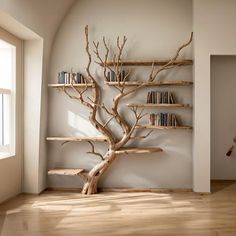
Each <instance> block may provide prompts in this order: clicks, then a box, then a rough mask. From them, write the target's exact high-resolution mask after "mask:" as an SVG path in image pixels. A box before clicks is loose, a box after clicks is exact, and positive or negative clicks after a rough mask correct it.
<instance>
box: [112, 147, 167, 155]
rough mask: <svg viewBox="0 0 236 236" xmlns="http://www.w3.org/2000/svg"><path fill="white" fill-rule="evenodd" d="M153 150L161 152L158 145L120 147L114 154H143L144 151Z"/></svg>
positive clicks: (149, 151)
mask: <svg viewBox="0 0 236 236" xmlns="http://www.w3.org/2000/svg"><path fill="white" fill-rule="evenodd" d="M154 152H163V150H162V149H161V148H159V147H156V148H154V147H150V148H122V149H120V150H118V151H116V152H115V153H116V154H145V153H154Z"/></svg>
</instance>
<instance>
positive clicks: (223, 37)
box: [193, 0, 236, 192]
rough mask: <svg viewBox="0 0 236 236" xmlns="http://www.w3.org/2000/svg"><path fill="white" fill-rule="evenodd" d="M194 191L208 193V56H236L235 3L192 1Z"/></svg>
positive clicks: (226, 0) (210, 0)
mask: <svg viewBox="0 0 236 236" xmlns="http://www.w3.org/2000/svg"><path fill="white" fill-rule="evenodd" d="M193 3H194V4H193V10H194V12H193V16H194V27H193V29H194V35H195V36H194V55H195V72H194V77H195V95H194V107H195V115H194V129H195V132H194V156H193V159H194V163H193V167H194V172H193V180H194V190H195V191H198V192H209V191H210V146H211V145H210V125H211V123H210V56H211V55H235V54H236V46H235V42H236V27H235V23H234V22H236V14H235V12H236V1H234V0H225V1H221V0H204V1H202V0H194V1H193Z"/></svg>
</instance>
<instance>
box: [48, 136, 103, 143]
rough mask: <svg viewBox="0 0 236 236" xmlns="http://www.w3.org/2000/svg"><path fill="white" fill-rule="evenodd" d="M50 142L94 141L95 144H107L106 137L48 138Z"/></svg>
mask: <svg viewBox="0 0 236 236" xmlns="http://www.w3.org/2000/svg"><path fill="white" fill-rule="evenodd" d="M46 140H48V141H64V142H80V141H94V142H105V141H107V138H106V137H102V136H100V137H99V136H94V137H47V138H46Z"/></svg>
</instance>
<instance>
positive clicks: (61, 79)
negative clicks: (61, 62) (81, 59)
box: [58, 71, 85, 84]
mask: <svg viewBox="0 0 236 236" xmlns="http://www.w3.org/2000/svg"><path fill="white" fill-rule="evenodd" d="M72 83H75V84H84V83H85V78H84V76H83V75H82V74H81V73H79V72H77V73H70V72H66V71H62V72H59V73H58V84H72Z"/></svg>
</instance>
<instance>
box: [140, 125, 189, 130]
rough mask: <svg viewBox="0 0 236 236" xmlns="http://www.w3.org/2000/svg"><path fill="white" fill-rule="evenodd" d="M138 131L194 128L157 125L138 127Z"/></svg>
mask: <svg viewBox="0 0 236 236" xmlns="http://www.w3.org/2000/svg"><path fill="white" fill-rule="evenodd" d="M136 128H137V129H189V130H191V129H192V126H157V125H137V126H136Z"/></svg>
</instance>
